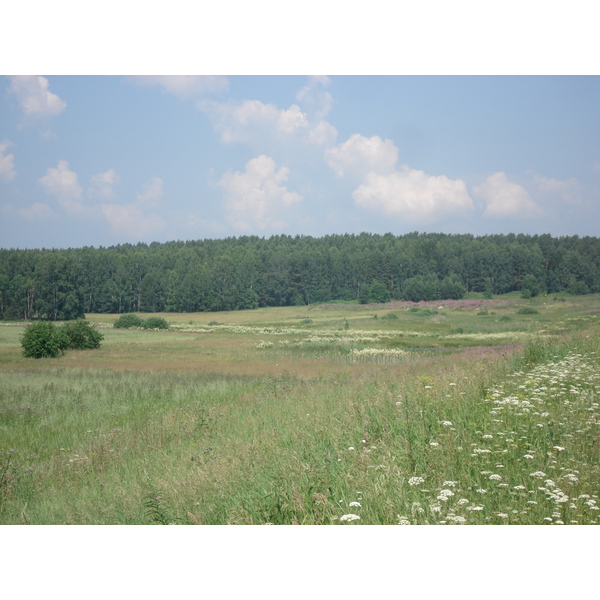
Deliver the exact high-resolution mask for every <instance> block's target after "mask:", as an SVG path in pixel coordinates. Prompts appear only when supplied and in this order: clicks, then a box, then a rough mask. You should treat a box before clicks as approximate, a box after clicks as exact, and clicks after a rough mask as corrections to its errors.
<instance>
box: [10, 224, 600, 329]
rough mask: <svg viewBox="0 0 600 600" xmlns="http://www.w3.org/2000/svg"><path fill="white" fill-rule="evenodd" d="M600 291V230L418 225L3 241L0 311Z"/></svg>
mask: <svg viewBox="0 0 600 600" xmlns="http://www.w3.org/2000/svg"><path fill="white" fill-rule="evenodd" d="M515 290H520V291H521V292H522V294H523V295H524V296H525V297H527V296H535V295H537V294H539V293H556V292H559V291H563V290H567V291H569V292H571V293H577V294H585V293H591V292H600V239H599V238H596V237H582V238H580V237H578V236H570V237H560V238H553V237H552V236H550V235H547V234H545V235H534V236H530V235H523V234H519V235H515V234H508V235H488V236H483V237H475V236H473V235H447V234H421V233H416V232H415V233H410V234H407V235H402V236H394V235H392V234H391V233H388V234H385V235H376V234H368V233H361V234H360V235H350V234H345V235H328V236H325V237H321V238H313V237H310V236H286V235H278V236H273V237H270V238H268V239H266V238H260V237H257V236H244V237H239V238H235V237H234V238H227V239H221V240H198V241H186V242H182V241H176V242H167V243H158V242H154V243H151V244H142V243H140V244H136V245H131V244H122V245H118V246H111V247H108V248H104V247H99V248H93V247H85V248H78V249H71V248H70V249H66V250H65V249H61V250H56V249H52V250H48V249H40V250H18V249H0V318H2V319H32V318H39V319H52V320H57V319H58V320H62V319H75V318H78V317H83V315H84V313H127V312H137V311H142V312H163V311H171V312H197V311H222V310H237V309H251V308H256V307H259V306H287V305H301V304H312V303H317V302H327V301H330V300H358V301H359V302H362V303H366V302H386V301H388V300H393V299H405V300H413V301H415V302H417V301H420V300H436V299H443V298H461V297H462V296H463V295H464V294H465V293H466V292H471V291H476V292H484V293H486V295H491V294H502V293H506V292H511V291H515Z"/></svg>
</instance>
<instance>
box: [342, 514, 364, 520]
mask: <svg viewBox="0 0 600 600" xmlns="http://www.w3.org/2000/svg"><path fill="white" fill-rule="evenodd" d="M340 521H342V522H343V521H348V522H352V521H360V517H359V516H358V515H353V514H352V513H350V514H349V515H342V516H341V517H340Z"/></svg>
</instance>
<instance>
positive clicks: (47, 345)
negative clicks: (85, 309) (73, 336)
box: [21, 321, 68, 358]
mask: <svg viewBox="0 0 600 600" xmlns="http://www.w3.org/2000/svg"><path fill="white" fill-rule="evenodd" d="M61 329H62V328H61ZM67 344H68V341H67V338H66V336H64V335H63V333H62V331H60V329H59V328H58V327H56V325H54V323H52V322H50V321H42V322H40V323H34V324H33V325H29V326H28V327H27V329H25V331H24V332H23V335H22V336H21V346H23V356H26V357H28V358H48V357H55V356H59V355H60V354H64V352H65V350H66V348H67Z"/></svg>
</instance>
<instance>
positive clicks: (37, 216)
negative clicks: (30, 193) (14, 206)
mask: <svg viewBox="0 0 600 600" xmlns="http://www.w3.org/2000/svg"><path fill="white" fill-rule="evenodd" d="M19 214H20V215H21V216H22V217H24V218H26V219H32V220H45V219H49V218H51V217H55V216H57V215H56V213H55V212H54V211H53V210H52V209H51V208H50V207H49V206H48V205H47V204H42V203H40V202H36V203H34V204H32V205H31V206H30V207H29V208H21V209H19Z"/></svg>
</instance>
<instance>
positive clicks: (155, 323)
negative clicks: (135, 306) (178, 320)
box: [142, 317, 169, 329]
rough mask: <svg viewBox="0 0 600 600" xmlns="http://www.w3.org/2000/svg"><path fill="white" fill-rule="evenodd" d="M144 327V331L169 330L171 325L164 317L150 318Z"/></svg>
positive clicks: (144, 323)
mask: <svg viewBox="0 0 600 600" xmlns="http://www.w3.org/2000/svg"><path fill="white" fill-rule="evenodd" d="M142 327H143V328H144V329H169V324H168V323H167V322H166V321H165V320H164V319H163V318H162V317H148V318H147V319H146V320H145V321H144V322H143V324H142Z"/></svg>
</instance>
